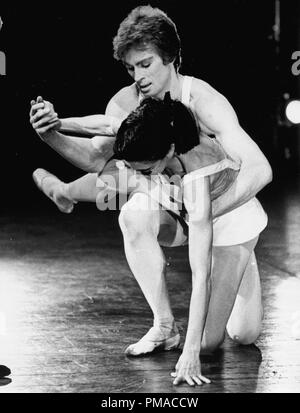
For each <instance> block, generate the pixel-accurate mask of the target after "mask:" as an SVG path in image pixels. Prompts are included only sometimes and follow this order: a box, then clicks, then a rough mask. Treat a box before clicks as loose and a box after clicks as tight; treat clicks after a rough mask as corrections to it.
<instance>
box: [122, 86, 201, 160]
mask: <svg viewBox="0 0 300 413" xmlns="http://www.w3.org/2000/svg"><path fill="white" fill-rule="evenodd" d="M172 143H174V144H175V151H176V153H177V154H178V155H180V154H182V153H186V152H188V151H189V150H190V149H192V148H194V147H195V146H197V145H199V143H200V141H199V129H198V127H197V124H196V121H195V118H194V115H193V114H192V112H191V111H190V110H189V109H188V108H187V107H186V106H184V104H183V103H181V102H179V101H176V100H172V99H171V98H170V94H169V93H168V94H166V97H165V99H164V100H159V99H155V98H152V97H149V98H146V99H144V100H143V101H142V103H141V104H140V106H139V107H138V108H137V109H136V110H134V111H133V112H131V113H130V115H129V116H128V117H127V118H126V119H125V120H124V121H123V122H122V124H121V126H120V129H119V131H118V134H117V137H116V141H115V144H114V154H115V155H114V157H115V158H116V159H124V160H127V161H135V162H144V161H157V160H159V159H163V158H164V157H165V156H166V155H167V153H168V152H169V150H170V147H171V144H172Z"/></svg>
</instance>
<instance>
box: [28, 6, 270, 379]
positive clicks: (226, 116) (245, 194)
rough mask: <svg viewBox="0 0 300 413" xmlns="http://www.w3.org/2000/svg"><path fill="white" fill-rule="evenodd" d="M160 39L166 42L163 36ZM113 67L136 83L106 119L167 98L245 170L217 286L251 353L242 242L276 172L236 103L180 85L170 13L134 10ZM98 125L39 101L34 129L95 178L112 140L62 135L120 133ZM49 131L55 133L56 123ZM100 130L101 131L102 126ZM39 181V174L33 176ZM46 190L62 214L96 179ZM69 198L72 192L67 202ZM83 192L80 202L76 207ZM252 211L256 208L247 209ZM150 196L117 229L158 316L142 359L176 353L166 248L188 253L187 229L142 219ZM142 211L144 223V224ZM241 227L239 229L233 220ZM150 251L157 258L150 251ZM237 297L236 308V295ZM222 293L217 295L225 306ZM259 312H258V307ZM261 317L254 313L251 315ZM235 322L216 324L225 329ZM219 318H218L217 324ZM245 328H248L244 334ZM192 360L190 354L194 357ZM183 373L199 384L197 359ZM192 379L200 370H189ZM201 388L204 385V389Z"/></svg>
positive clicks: (233, 198) (255, 279) (222, 202)
mask: <svg viewBox="0 0 300 413" xmlns="http://www.w3.org/2000/svg"><path fill="white" fill-rule="evenodd" d="M158 33H159V35H158ZM114 48H115V57H116V58H117V59H119V60H121V61H122V62H123V64H124V65H125V67H126V68H127V70H128V72H129V74H130V75H131V76H132V77H133V79H134V81H135V83H134V84H133V85H131V86H129V87H126V88H124V89H122V90H121V91H120V92H118V93H117V94H116V95H115V96H114V97H113V98H112V99H111V101H110V102H109V104H108V107H107V111H106V114H107V115H109V116H113V117H117V118H119V119H120V120H122V119H124V118H125V117H126V116H127V115H128V113H129V112H130V111H131V110H133V109H135V108H136V107H137V106H138V104H139V102H140V100H141V98H142V97H144V96H155V97H158V98H162V97H164V94H165V92H166V91H170V92H171V96H172V98H173V99H179V100H181V101H182V102H183V103H184V104H186V105H187V106H189V107H190V108H191V109H192V110H193V112H194V114H195V116H196V118H197V121H198V123H199V126H200V128H201V130H202V132H203V133H206V134H208V135H214V136H215V137H216V138H217V139H218V141H219V142H220V143H221V144H222V146H223V148H224V149H225V151H226V152H227V153H228V155H230V156H231V158H233V159H235V160H236V161H238V162H239V163H241V169H240V173H239V175H238V178H237V180H236V182H235V183H234V184H233V186H232V187H231V188H230V189H229V190H228V191H227V192H226V193H224V194H223V195H222V196H221V197H220V198H218V200H216V202H215V203H214V205H213V215H214V217H215V218H216V219H215V220H214V242H213V245H214V248H213V270H212V274H213V282H215V284H216V286H217V285H218V280H221V279H222V277H226V276H228V274H230V277H231V278H232V295H231V298H230V299H229V301H228V308H227V313H228V312H229V314H230V318H229V321H228V323H227V331H228V333H229V335H230V336H231V338H233V339H234V340H236V341H237V342H239V343H241V344H249V343H252V342H253V341H254V340H255V339H256V338H257V337H258V335H259V333H260V321H261V316H262V307H261V301H260V282H259V274H258V270H257V265H256V260H255V256H254V253H253V248H254V245H252V246H251V248H246V247H244V246H242V245H241V242H240V236H241V234H242V233H244V232H245V231H251V228H248V227H247V221H248V220H247V214H251V208H252V204H251V202H252V201H250V200H251V199H252V198H253V197H254V196H255V195H256V193H257V192H258V191H259V190H261V189H262V188H263V187H264V186H265V185H266V184H267V183H269V182H270V180H271V178H272V172H271V168H270V165H269V163H268V161H267V160H266V158H265V157H264V155H263V154H262V153H261V151H260V150H259V148H258V147H257V145H256V144H255V143H254V142H253V141H252V140H251V138H250V137H249V136H248V135H247V134H246V132H245V131H244V130H243V129H242V128H241V126H240V125H239V123H238V120H237V117H236V114H235V112H234V110H233V109H232V107H231V105H230V104H229V102H228V101H227V100H226V99H225V98H224V96H222V95H220V94H219V93H218V92H217V91H216V90H214V89H213V88H212V87H211V86H209V85H208V84H207V83H205V82H203V81H202V80H200V79H195V78H189V77H185V76H182V75H181V74H180V73H179V71H178V69H179V64H180V40H179V37H178V34H177V31H176V27H175V25H174V23H173V22H172V21H171V20H170V19H169V18H168V16H166V14H165V13H163V12H162V11H160V10H158V9H153V8H152V7H150V6H145V7H139V8H137V9H135V10H133V11H132V12H131V13H130V15H129V16H128V17H127V19H125V20H124V21H123V22H122V24H121V25H120V28H119V31H118V35H117V36H116V38H115V39H114ZM97 120H99V118H98V117H97V116H95V117H88V118H83V119H78V118H71V119H66V120H62V121H60V120H59V119H58V118H57V115H56V114H55V112H54V110H53V107H52V106H51V105H50V104H49V103H47V102H46V103H45V102H43V101H38V102H37V103H35V104H33V106H32V110H31V122H32V124H33V127H34V128H35V129H36V131H37V132H38V133H39V134H40V135H41V137H42V138H43V139H44V140H45V141H46V142H47V143H48V144H49V145H50V146H51V147H52V148H54V149H55V150H56V151H57V152H59V153H60V154H61V155H63V156H64V157H66V158H67V159H68V160H69V161H71V162H73V163H74V164H75V165H77V166H79V167H80V168H81V169H83V170H86V171H88V172H100V171H101V170H102V168H103V166H104V165H105V163H106V161H107V160H108V159H109V158H110V156H111V155H112V154H113V152H112V146H113V141H114V139H113V138H112V137H108V136H100V137H95V138H93V139H92V140H87V139H80V138H72V137H68V136H65V135H62V134H61V133H59V132H57V131H55V128H57V127H59V126H60V128H61V130H62V131H63V130H68V131H69V132H74V133H76V132H83V131H85V132H87V133H88V134H90V135H94V134H102V135H103V134H104V135H108V134H109V135H111V136H113V130H112V129H113V128H112V129H110V126H111V125H107V129H106V133H103V124H102V125H101V127H100V130H98V129H97ZM51 122H52V123H51ZM98 124H100V122H98ZM36 178H37V179H38V173H37V175H36ZM46 178H47V176H45V175H44V176H43V179H42V180H40V183H41V187H42V189H43V190H44V191H45V192H46V193H47V192H48V193H49V191H50V192H51V194H52V195H51V196H52V199H54V200H55V201H56V202H57V203H58V204H59V205H60V206H61V203H60V202H61V200H62V199H63V200H65V202H66V203H67V204H68V207H67V208H66V209H67V210H70V209H71V208H72V204H73V202H74V201H78V200H81V199H80V194H82V192H80V191H81V189H80V188H82V186H83V185H82V183H83V182H84V181H86V180H89V179H90V178H91V175H87V176H85V177H83V178H81V179H80V180H78V181H75V182H74V183H71V184H69V185H68V186H67V187H66V186H63V185H62V184H61V182H60V181H59V180H55V178H53V177H52V178H51V176H50V175H49V176H48V178H47V179H46ZM66 189H67V190H68V192H66ZM76 190H77V194H78V196H77V197H76ZM249 202H250V203H249ZM148 204H149V203H148V196H147V195H146V194H142V193H137V194H134V195H133V196H132V197H131V198H130V200H129V201H128V203H127V204H126V205H125V206H124V207H123V208H122V210H121V213H120V219H119V222H120V226H121V229H122V232H123V235H124V246H125V253H126V257H127V260H128V263H129V266H130V268H131V270H132V272H133V274H134V276H135V278H136V279H137V281H138V283H139V285H140V287H141V289H142V291H143V293H144V295H145V297H146V299H147V301H148V303H149V305H150V307H151V309H152V311H153V314H154V326H153V327H152V328H151V329H150V331H149V332H148V333H147V334H146V336H144V337H143V338H142V339H141V340H140V341H139V342H138V343H135V344H134V345H131V346H129V348H128V349H127V353H129V354H131V355H139V354H143V353H147V352H151V351H152V350H153V349H154V348H155V347H156V346H157V345H162V346H166V347H168V348H169V345H168V346H167V345H166V343H169V342H170V341H171V342H172V343H173V344H174V346H175V345H177V344H178V340H179V335H178V330H177V327H176V324H175V322H174V317H173V314H172V311H171V308H170V303H169V298H168V294H167V289H166V284H165V277H164V275H165V259H164V255H163V252H162V250H161V248H160V244H161V245H165V246H166V245H169V246H175V245H181V243H182V241H183V239H184V238H185V235H184V228H183V227H182V225H181V223H180V222H179V221H178V220H176V219H175V218H174V217H172V216H171V215H170V214H168V213H167V212H166V211H163V210H161V209H158V210H156V211H155V210H145V209H146V208H145V205H148ZM137 210H138V211H140V213H138V214H137ZM232 214H234V216H235V215H236V214H238V215H239V217H240V221H239V224H240V225H238V226H235V227H234V228H233V227H232V226H231V225H230V222H231V218H232V216H233V215H232ZM235 222H236V220H235ZM149 250H151V257H149V253H148V251H149ZM237 290H238V295H237V298H236V299H235V296H236V291H237ZM221 295H222V291H219V298H220V297H221ZM253 302H255V303H256V304H257V305H255V306H253ZM250 308H251V309H252V308H256V309H257V311H256V312H254V313H253V312H252V311H251V312H250V311H249V309H250ZM227 316H228V314H224V318H223V319H222V320H219V321H218V322H220V323H224V320H225V319H226V317H227ZM213 318H214V317H213V315H212V318H211V319H213ZM209 319H210V316H209V315H208V322H207V329H206V332H205V334H204V336H203V339H202V345H201V348H202V349H207V350H213V349H215V348H216V347H217V346H219V344H220V343H221V342H222V341H223V339H224V335H223V333H222V334H220V333H219V332H220V331H223V330H222V329H218V328H217V325H216V324H214V325H213V324H210V323H209ZM245 325H247V326H248V328H247V330H245V328H244V327H245ZM191 354H192V353H191ZM185 356H186V357H185V361H184V363H183V364H182V363H181V364H180V365H179V366H178V369H177V377H176V379H175V384H177V383H178V382H180V381H181V380H185V381H187V382H188V383H190V384H191V383H194V382H196V381H195V380H193V379H192V377H193V372H191V371H190V370H189V368H187V366H191V365H192V366H193V365H194V364H195V359H194V358H193V356H192V355H188V354H186V355H185ZM192 370H193V368H192ZM197 384H198V383H197Z"/></svg>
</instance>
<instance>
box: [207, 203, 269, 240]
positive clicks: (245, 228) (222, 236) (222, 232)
mask: <svg viewBox="0 0 300 413" xmlns="http://www.w3.org/2000/svg"><path fill="white" fill-rule="evenodd" d="M267 224H268V216H267V214H266V213H265V211H264V209H263V207H262V206H261V203H260V202H259V200H258V199H257V198H252V199H250V201H248V202H246V203H245V204H244V205H242V206H240V207H238V208H236V209H234V210H233V211H231V212H228V213H227V214H224V215H222V216H220V217H218V218H215V219H214V220H213V245H214V246H228V245H237V244H243V243H244V242H247V241H250V240H251V239H253V238H255V237H257V236H258V235H259V234H260V233H261V232H262V231H263V230H264V229H265V228H266V226H267Z"/></svg>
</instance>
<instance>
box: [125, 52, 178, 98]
mask: <svg viewBox="0 0 300 413" xmlns="http://www.w3.org/2000/svg"><path fill="white" fill-rule="evenodd" d="M123 63H124V65H125V67H126V69H127V71H128V73H129V74H130V76H131V77H132V78H133V79H134V80H135V82H136V83H137V86H138V87H139V89H140V91H141V93H142V94H143V95H144V96H146V97H149V96H151V97H157V98H163V97H164V94H165V92H166V91H168V90H169V87H170V81H171V71H172V70H174V66H173V64H172V63H167V64H164V62H163V60H162V58H161V57H160V56H159V54H158V53H157V51H156V49H155V48H154V47H153V46H151V45H149V46H146V47H145V49H143V50H141V49H138V48H131V49H129V51H128V52H127V53H126V55H125V58H124V62H123Z"/></svg>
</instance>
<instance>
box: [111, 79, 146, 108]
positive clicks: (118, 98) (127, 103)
mask: <svg viewBox="0 0 300 413" xmlns="http://www.w3.org/2000/svg"><path fill="white" fill-rule="evenodd" d="M111 102H113V103H114V104H115V105H117V106H118V107H119V108H120V109H121V110H122V111H125V112H127V113H130V112H131V111H132V110H134V109H136V107H137V105H138V102H139V100H138V93H137V89H136V86H135V83H133V84H132V85H130V86H126V87H123V88H122V89H121V90H119V91H118V92H117V93H116V94H115V95H114V96H113V97H112V98H111V100H110V102H109V104H110V103H111Z"/></svg>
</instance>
